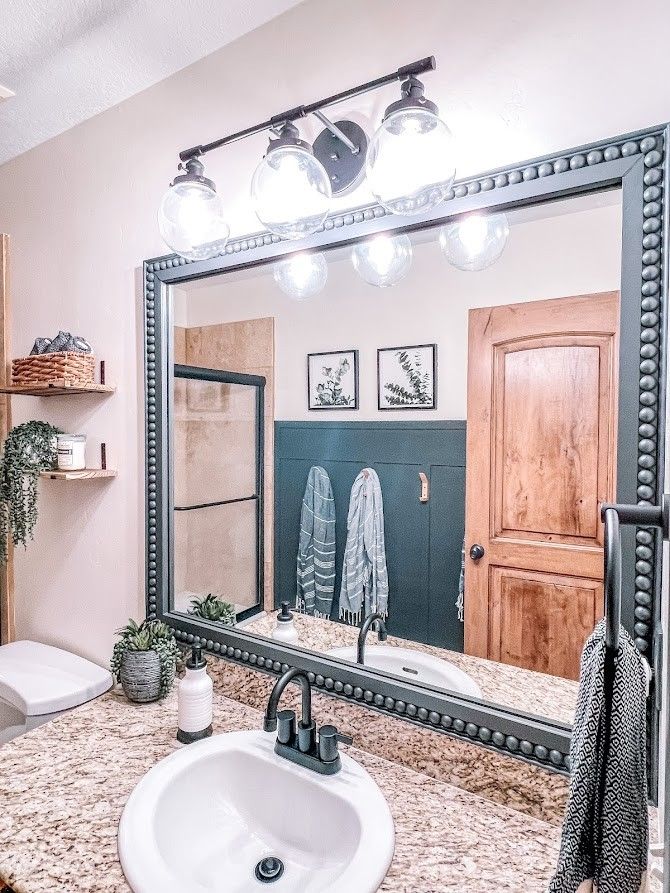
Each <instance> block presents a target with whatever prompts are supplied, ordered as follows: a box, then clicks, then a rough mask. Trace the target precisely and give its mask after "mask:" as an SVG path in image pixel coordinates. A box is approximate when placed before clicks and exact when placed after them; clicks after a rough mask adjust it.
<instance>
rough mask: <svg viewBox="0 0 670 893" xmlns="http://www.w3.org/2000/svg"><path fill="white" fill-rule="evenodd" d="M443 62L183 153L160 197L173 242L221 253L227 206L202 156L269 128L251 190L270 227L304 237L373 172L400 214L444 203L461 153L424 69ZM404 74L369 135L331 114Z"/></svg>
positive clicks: (412, 68)
mask: <svg viewBox="0 0 670 893" xmlns="http://www.w3.org/2000/svg"><path fill="white" fill-rule="evenodd" d="M434 69H435V57H434V56H428V57H427V58H425V59H420V60H419V61H417V62H412V63H410V64H409V65H405V66H403V67H401V68H398V69H397V70H396V71H394V72H391V73H390V74H386V75H383V76H382V77H379V78H376V79H375V80H372V81H368V82H367V83H365V84H360V85H359V86H357V87H352V88H350V89H348V90H343V91H342V92H340V93H335V94H333V95H332V96H328V97H326V98H325V99H320V100H318V101H317V102H313V103H311V104H309V105H300V106H297V107H296V108H294V109H290V110H288V111H285V112H282V113H281V114H278V115H273V117H272V118H270V119H269V120H267V121H263V122H261V123H260V124H255V125H254V126H253V127H248V128H246V129H245V130H241V131H238V132H237V133H233V134H230V135H228V136H224V137H221V138H220V139H218V140H214V141H213V142H211V143H207V144H205V145H200V146H193V147H192V148H190V149H186V150H184V151H183V152H180V153H179V157H180V165H179V169H180V171H184V173H182V174H180V175H178V176H177V177H175V179H174V181H173V182H172V184H171V185H170V188H169V189H168V191H167V192H166V193H165V195H164V196H163V199H162V201H161V205H160V209H159V213H158V221H159V228H160V232H161V235H162V237H163V239H164V241H165V242H166V244H167V245H168V246H169V247H170V248H171V249H172V250H173V251H175V252H176V253H177V254H180V255H181V256H182V257H185V258H188V259H189V260H203V259H205V258H209V257H214V256H215V255H217V254H221V252H222V251H223V250H224V248H225V245H226V241H227V239H228V235H229V226H228V224H227V222H226V220H225V213H224V205H223V201H222V199H221V197H220V196H219V195H218V194H217V192H216V187H215V185H214V183H213V182H212V181H211V180H210V179H208V178H207V177H205V175H204V166H203V164H202V161H201V160H200V159H201V158H202V156H203V155H206V154H207V153H208V152H211V151H213V150H214V149H219V148H221V147H222V146H226V145H228V144H229V143H233V142H237V141H238V140H241V139H245V138H246V137H249V136H252V135H255V134H257V133H261V132H263V131H270V133H271V134H273V135H274V137H275V138H274V139H272V138H271V139H270V143H269V145H268V150H267V153H266V155H265V156H264V158H263V159H262V160H261V162H260V164H259V165H258V167H257V168H256V171H255V173H254V175H253V178H252V183H251V198H252V202H253V206H254V210H255V211H256V215H257V216H258V219H259V220H260V222H261V223H262V224H263V226H265V227H267V229H269V230H270V232H272V233H275V234H276V235H278V236H281V237H282V238H285V239H300V238H302V237H303V236H307V235H309V234H311V233H313V232H316V230H318V229H319V228H320V227H321V226H322V225H323V223H324V221H325V219H326V216H327V214H328V212H329V210H330V207H331V201H332V197H333V195H338V194H341V193H344V192H346V191H347V190H350V189H352V188H354V187H355V186H356V185H357V184H358V183H359V181H360V179H361V177H362V176H363V173H364V172H365V174H366V175H367V178H368V182H369V184H370V188H371V190H372V193H373V195H374V196H375V198H376V200H377V201H378V202H379V203H380V204H382V205H383V206H384V207H385V208H387V209H388V210H389V211H391V212H393V213H396V214H403V215H414V214H420V213H422V212H424V211H426V210H429V209H430V208H432V207H434V206H435V205H437V204H438V203H439V202H441V201H442V200H443V199H444V198H445V196H446V194H447V191H448V189H449V187H450V186H451V184H452V182H453V180H454V176H455V173H456V170H455V160H454V158H455V151H454V145H453V139H452V136H451V133H450V131H449V128H448V127H447V125H446V124H445V123H444V121H442V120H441V119H440V118H439V115H438V108H437V106H436V104H435V103H434V102H431V101H430V100H429V99H426V97H425V96H424V87H423V84H422V83H421V81H420V80H419V79H418V75H420V74H424V73H425V72H429V71H433V70H434ZM395 81H400V82H401V84H402V86H401V98H400V99H399V100H398V101H396V102H393V103H392V104H391V105H390V106H389V107H388V108H387V109H386V112H385V114H384V118H383V121H382V123H381V125H380V127H379V128H378V130H377V131H376V133H375V134H374V136H373V137H372V139H371V140H370V143H369V145H368V138H367V135H366V134H365V132H364V131H363V129H362V128H361V127H359V125H358V124H356V123H355V122H353V121H349V120H347V119H344V120H338V121H336V122H332V121H330V120H329V119H328V118H327V117H326V115H325V114H324V112H323V109H325V108H327V107H329V106H332V105H336V104H338V103H341V102H344V101H345V100H347V99H352V98H353V97H356V96H360V95H361V94H363V93H368V92H370V91H372V90H376V89H378V88H380V87H383V86H386V85H387V84H391V83H394V82H395ZM308 115H314V116H315V117H316V118H318V120H319V121H320V122H321V123H322V124H324V125H325V127H324V130H323V131H322V132H321V133H320V134H319V136H318V137H317V138H316V140H315V141H314V144H313V145H311V146H310V144H309V143H307V142H305V141H304V140H302V139H301V138H300V134H299V132H298V128H297V126H296V124H295V122H296V121H298V120H300V119H301V118H306V117H307V116H308Z"/></svg>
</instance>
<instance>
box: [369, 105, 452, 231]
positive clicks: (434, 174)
mask: <svg viewBox="0 0 670 893" xmlns="http://www.w3.org/2000/svg"><path fill="white" fill-rule="evenodd" d="M366 171H367V178H368V183H369V184H370V188H371V190H372V193H373V195H374V196H375V198H376V199H377V201H378V202H379V203H380V204H381V205H383V206H384V207H385V208H386V209H387V210H389V211H391V212H393V213H394V214H409V215H412V214H420V213H422V212H423V211H428V210H430V209H431V208H434V207H435V206H436V205H438V204H439V203H440V202H441V201H444V198H445V196H446V194H447V192H448V191H449V188H450V186H451V184H452V183H453V181H454V177H455V176H456V159H455V147H454V139H453V137H452V135H451V131H450V130H449V128H448V127H447V125H446V124H445V123H444V121H442V120H441V119H440V118H438V117H437V115H434V114H433V113H432V112H430V111H428V110H427V109H414V108H409V109H401V110H400V111H397V112H395V113H394V114H392V115H389V117H388V118H387V119H386V120H385V121H383V122H382V124H381V126H380V127H379V129H378V130H377V132H376V133H375V135H374V136H373V137H372V140H371V141H370V145H369V146H368V154H367V159H366Z"/></svg>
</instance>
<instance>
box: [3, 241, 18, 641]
mask: <svg viewBox="0 0 670 893" xmlns="http://www.w3.org/2000/svg"><path fill="white" fill-rule="evenodd" d="M9 310H10V303H9V236H6V235H3V234H0V387H7V386H8V385H9V384H10V383H11V363H12V351H11V319H10V312H9ZM11 427H12V404H11V398H10V397H9V396H8V395H7V394H0V442H1V443H3V444H4V441H5V438H6V437H7V433H8V432H9V430H10V428H11ZM15 638H16V623H15V615H14V547H13V545H12V542H11V539H10V542H9V543H8V544H7V564H5V565H0V644H2V645H5V644H6V643H7V642H13V641H14V639H15Z"/></svg>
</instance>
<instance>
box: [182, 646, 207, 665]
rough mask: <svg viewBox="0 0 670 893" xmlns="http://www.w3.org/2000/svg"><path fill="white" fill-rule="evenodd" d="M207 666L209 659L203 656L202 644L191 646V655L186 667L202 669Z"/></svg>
mask: <svg viewBox="0 0 670 893" xmlns="http://www.w3.org/2000/svg"><path fill="white" fill-rule="evenodd" d="M206 666H207V661H206V660H205V658H204V657H203V656H202V647H201V646H200V645H194V646H193V647H192V648H191V656H190V657H189V658H187V660H186V668H187V669H188V670H202V668H203V667H206Z"/></svg>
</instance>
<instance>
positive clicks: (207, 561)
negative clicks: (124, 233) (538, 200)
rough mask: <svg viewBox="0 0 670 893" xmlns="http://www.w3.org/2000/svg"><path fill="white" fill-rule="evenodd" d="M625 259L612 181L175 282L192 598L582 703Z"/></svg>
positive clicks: (180, 480) (175, 508) (441, 678)
mask: <svg viewBox="0 0 670 893" xmlns="http://www.w3.org/2000/svg"><path fill="white" fill-rule="evenodd" d="M620 266H621V196H620V192H619V191H618V190H612V191H607V192H599V193H597V194H592V195H585V196H581V197H578V198H572V199H570V200H561V201H556V202H552V203H546V204H542V205H536V206H533V207H528V208H522V209H515V210H513V211H510V212H508V213H506V214H502V213H495V214H490V215H487V216H481V215H476V216H465V217H461V218H458V219H455V220H452V221H450V222H448V223H447V224H446V225H444V226H442V227H435V228H428V229H423V230H420V231H415V232H412V233H403V234H397V233H395V234H391V235H380V236H377V237H374V238H372V239H368V240H366V241H364V242H360V243H357V244H354V245H350V246H348V247H346V248H336V249H332V250H327V251H324V252H322V253H316V254H304V253H303V254H298V255H294V256H293V257H289V258H287V259H286V260H283V261H279V262H276V263H274V264H266V265H262V266H255V267H251V268H245V269H243V270H240V271H236V272H230V273H225V274H220V275H218V276H216V277H211V278H208V279H204V280H201V281H199V282H194V283H188V284H183V285H180V286H179V287H173V289H172V308H173V323H174V329H173V345H172V357H173V362H174V379H173V388H172V404H171V408H170V412H171V431H172V434H171V436H172V444H171V456H172V462H171V474H172V511H171V524H172V529H171V531H170V535H171V549H172V554H173V556H174V562H173V563H174V571H173V579H172V580H171V606H172V609H173V610H176V611H180V612H184V613H195V614H198V615H199V616H201V617H204V618H206V619H207V620H211V621H214V622H218V623H236V624H238V625H243V626H244V627H245V628H246V629H248V630H249V631H251V632H255V633H257V634H260V635H263V636H268V637H273V638H277V639H280V640H282V641H289V642H291V643H293V644H295V645H297V646H299V647H302V648H305V649H309V650H313V651H318V652H321V653H328V654H331V655H333V656H335V657H337V658H338V659H341V660H346V661H353V662H356V661H357V660H358V661H359V662H364V663H365V664H366V665H368V666H371V667H374V668H377V669H379V670H381V671H383V672H385V673H387V674H389V675H391V676H395V677H399V678H402V679H407V680H410V681H413V682H420V683H423V684H426V685H429V686H431V687H435V688H438V689H441V690H448V691H452V692H458V693H461V694H464V695H467V696H471V697H474V698H479V699H482V700H484V701H487V702H491V703H498V704H502V705H505V706H509V707H513V708H514V709H515V710H517V711H521V712H526V713H530V714H535V715H544V716H549V717H551V718H553V719H556V720H558V721H560V722H565V723H571V722H572V718H573V715H574V705H575V698H576V691H577V682H576V680H577V677H578V672H579V657H580V654H581V649H582V646H583V644H584V641H585V639H586V637H587V636H588V635H589V633H590V632H591V630H592V629H593V626H594V623H595V622H596V620H597V619H598V618H599V617H601V616H602V613H603V587H602V564H603V555H602V545H603V531H602V525H601V523H600V520H599V517H598V504H599V503H600V502H601V501H603V500H613V499H614V498H615V494H616V453H617V396H618V378H619V376H618V349H619V345H618V328H619V287H620ZM282 604H283V608H282ZM374 615H377V616H376V618H375V617H374ZM366 621H367V623H366ZM362 625H365V626H366V628H367V636H366V637H365V641H364V643H363V642H361V643H359V632H360V628H361V626H362ZM359 645H360V647H359Z"/></svg>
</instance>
